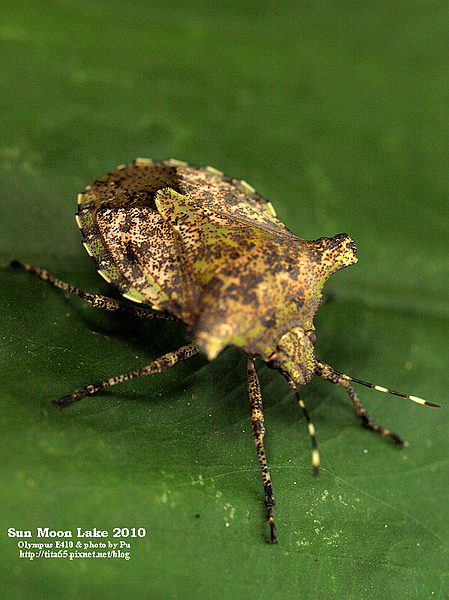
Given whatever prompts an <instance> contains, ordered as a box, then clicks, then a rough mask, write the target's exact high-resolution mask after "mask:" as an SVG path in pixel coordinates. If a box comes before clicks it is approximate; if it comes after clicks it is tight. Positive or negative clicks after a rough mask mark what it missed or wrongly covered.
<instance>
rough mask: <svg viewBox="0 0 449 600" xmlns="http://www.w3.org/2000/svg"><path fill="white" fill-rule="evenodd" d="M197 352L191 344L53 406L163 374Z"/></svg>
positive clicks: (86, 389) (79, 391) (61, 406)
mask: <svg viewBox="0 0 449 600" xmlns="http://www.w3.org/2000/svg"><path fill="white" fill-rule="evenodd" d="M197 352H198V349H197V348H195V346H192V345H190V344H189V345H187V346H182V347H181V348H178V350H175V351H173V352H168V353H167V354H164V355H163V356H161V357H160V358H157V359H156V360H154V361H153V362H152V363H151V364H149V365H148V366H146V367H143V368H142V369H138V370H137V371H131V372H130V373H124V374H123V375H117V376H116V377H111V378H110V379H105V380H104V381H99V382H97V383H93V384H91V385H86V386H85V387H84V388H83V389H82V390H78V391H77V392H73V394H68V395H67V396H63V397H62V398H59V400H54V401H53V404H56V406H59V408H64V406H67V404H71V403H72V402H76V401H77V400H80V399H81V398H84V396H88V395H92V394H95V393H96V392H99V391H100V390H103V389H105V388H107V387H111V386H112V385H116V384H117V383H123V382H124V381H128V380H129V379H136V378H137V377H143V376H144V375H150V374H151V373H161V371H164V370H165V369H168V368H169V367H172V366H173V365H175V364H176V363H178V362H180V361H181V360H185V359H186V358H189V357H190V356H193V355H194V354H196V353H197Z"/></svg>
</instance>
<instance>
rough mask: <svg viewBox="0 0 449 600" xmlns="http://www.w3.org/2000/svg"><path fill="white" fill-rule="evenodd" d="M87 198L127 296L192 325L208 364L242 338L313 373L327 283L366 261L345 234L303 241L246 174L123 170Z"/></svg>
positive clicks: (293, 371) (254, 352)
mask: <svg viewBox="0 0 449 600" xmlns="http://www.w3.org/2000/svg"><path fill="white" fill-rule="evenodd" d="M78 204H79V213H78V215H77V222H78V225H79V227H80V228H81V231H82V233H83V236H84V245H85V247H86V249H87V251H88V252H89V254H90V255H91V256H92V257H93V258H94V260H95V261H96V263H97V268H98V271H99V273H100V274H101V275H102V276H103V277H104V278H105V279H106V280H107V281H109V282H110V283H112V284H114V285H115V286H117V287H118V288H119V290H120V291H121V292H122V294H123V295H124V296H125V297H127V298H129V299H131V300H133V301H136V302H141V303H144V304H148V305H150V306H151V307H152V308H153V309H155V310H163V311H168V312H170V313H171V314H173V315H174V316H175V317H176V318H178V319H179V320H181V321H183V322H184V323H185V324H186V325H187V327H188V328H189V330H190V333H191V336H192V342H193V344H194V345H195V346H197V347H198V348H199V349H200V350H202V351H203V352H204V353H205V354H206V355H207V357H208V359H210V360H212V359H213V358H215V357H216V356H217V355H218V353H219V352H220V351H221V350H223V348H225V347H226V346H228V345H233V346H237V347H239V348H241V349H242V350H244V351H245V352H246V353H247V354H248V355H250V356H253V357H257V358H261V359H262V360H264V361H266V362H271V363H272V365H273V366H276V367H277V368H280V369H281V370H282V371H286V372H288V373H289V374H290V376H291V377H292V378H293V380H294V381H295V382H297V383H300V384H304V383H307V382H308V381H309V380H310V379H311V377H312V375H313V372H314V368H315V358H314V348H313V340H314V334H313V333H312V332H313V330H314V326H313V317H314V315H315V312H316V310H317V308H318V306H319V304H320V299H321V290H322V287H323V284H324V282H325V281H326V279H327V278H328V277H329V276H330V275H332V274H333V273H335V272H336V271H338V270H339V269H342V268H343V267H346V266H348V265H351V264H354V263H355V262H356V261H357V258H356V247H355V244H354V242H353V241H352V240H351V239H350V238H349V237H348V236H347V235H346V234H339V235H336V236H334V237H332V238H320V239H318V240H314V241H305V240H302V239H301V238H298V237H297V236H295V235H294V234H293V233H291V232H290V231H289V230H288V229H287V228H286V227H285V225H283V224H282V223H281V222H280V221H279V220H278V219H277V218H276V216H275V212H274V210H273V207H272V206H271V204H270V203H269V202H267V201H266V200H265V199H263V198H262V197H261V196H259V195H258V194H257V193H256V192H255V190H254V189H253V188H252V187H251V186H249V185H248V184H247V183H245V182H244V181H241V180H236V179H230V178H228V177H225V176H224V175H223V174H222V173H221V172H220V171H217V170H215V169H212V168H210V167H204V168H201V167H193V166H190V165H188V164H186V163H181V162H179V161H174V160H168V161H161V162H153V161H151V160H146V159H137V160H136V161H134V163H132V164H130V165H124V166H121V167H118V168H117V169H116V170H115V171H113V172H111V173H109V174H108V175H106V176H105V177H102V178H101V179H98V180H97V181H96V182H95V183H94V184H93V185H92V186H89V187H88V188H87V189H86V190H85V192H84V193H83V194H80V196H79V200H78Z"/></svg>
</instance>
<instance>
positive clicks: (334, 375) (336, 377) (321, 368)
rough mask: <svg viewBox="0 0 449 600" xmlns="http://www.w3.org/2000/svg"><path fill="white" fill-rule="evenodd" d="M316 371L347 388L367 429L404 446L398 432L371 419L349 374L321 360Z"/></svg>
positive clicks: (317, 363) (324, 377)
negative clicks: (340, 371) (342, 372)
mask: <svg viewBox="0 0 449 600" xmlns="http://www.w3.org/2000/svg"><path fill="white" fill-rule="evenodd" d="M315 373H316V374H317V375H319V376H320V377H322V378H323V379H327V380H328V381H331V382H332V383H335V384H339V385H341V386H343V387H344V388H345V390H346V392H347V393H348V396H349V397H350V398H351V400H352V403H353V405H354V408H355V410H356V413H357V416H358V417H359V419H360V422H361V424H362V425H363V427H366V429H370V430H371V431H374V432H375V433H378V434H379V435H382V436H384V437H387V438H390V439H391V440H393V442H394V443H395V444H396V445H397V447H398V448H403V447H404V445H405V442H404V440H403V439H402V438H401V437H400V436H399V435H397V434H396V433H393V431H390V430H389V429H386V428H385V427H382V426H381V425H378V424H377V423H375V422H374V421H373V420H372V419H371V417H370V416H369V415H368V413H367V412H366V410H365V409H364V408H363V405H362V403H361V402H360V400H359V398H358V396H357V394H356V392H355V390H354V388H353V387H352V385H351V384H350V382H349V380H350V378H349V377H348V376H347V375H343V374H341V373H339V372H338V371H335V370H334V369H332V367H329V365H326V364H324V363H322V362H320V361H317V362H316V366H315ZM357 382H358V380H357ZM362 383H363V382H362ZM370 387H373V388H374V389H376V388H378V386H374V385H372V384H370ZM381 391H386V392H389V391H390V390H381ZM390 393H391V392H390ZM393 393H394V392H393ZM403 396H405V397H407V396H406V395H405V394H403Z"/></svg>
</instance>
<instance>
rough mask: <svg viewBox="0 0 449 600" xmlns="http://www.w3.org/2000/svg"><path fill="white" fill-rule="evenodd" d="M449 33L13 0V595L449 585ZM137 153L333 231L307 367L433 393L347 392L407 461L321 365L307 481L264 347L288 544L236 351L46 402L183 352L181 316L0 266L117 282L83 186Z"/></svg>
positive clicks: (297, 5) (281, 595) (398, 10)
mask: <svg viewBox="0 0 449 600" xmlns="http://www.w3.org/2000/svg"><path fill="white" fill-rule="evenodd" d="M448 30H449V15H448V12H447V6H446V4H445V3H443V2H438V1H436V2H428V3H416V2H412V1H411V0H404V1H403V2H399V3H391V2H388V3H387V2H385V1H381V0H374V1H373V2H369V3H341V2H336V1H333V0H332V1H330V2H326V3H311V2H307V1H306V0H301V1H299V2H298V1H296V2H285V3H282V4H280V5H279V6H274V5H273V3H270V2H264V1H262V2H260V1H259V2H257V3H252V2H245V3H239V2H236V1H234V2H221V3H219V4H218V5H216V4H214V3H206V2H200V1H199V0H196V1H193V0H187V2H184V3H182V5H179V4H178V3H175V2H172V1H171V0H164V2H160V1H156V2H151V3H149V2H144V1H143V0H135V1H133V2H131V1H130V0H128V1H125V0H119V1H118V2H115V3H104V2H101V1H97V2H94V3H92V2H89V3H87V2H84V1H80V2H76V3H73V2H65V3H54V2H52V3H50V2H46V1H44V2H37V1H36V0H31V2H28V3H26V4H24V5H21V4H20V3H14V4H10V5H9V6H5V7H3V8H2V25H1V34H2V77H1V78H0V115H1V120H2V131H3V134H4V135H3V136H2V141H1V143H0V172H1V176H2V202H1V204H0V243H1V245H0V261H1V266H2V269H1V272H0V318H1V321H2V323H1V331H2V336H1V338H0V361H1V362H0V378H1V386H0V389H1V392H0V397H1V413H0V414H1V419H2V435H1V443H2V449H1V473H2V476H1V479H2V480H1V486H0V489H1V492H0V494H1V506H2V511H1V517H0V519H1V528H0V531H1V536H0V540H1V544H2V564H1V573H0V591H1V592H2V597H8V598H9V597H11V598H15V599H18V600H22V599H24V600H25V599H26V600H35V599H36V600H38V599H39V600H40V599H41V598H42V599H43V598H46V599H53V598H55V599H56V598H65V599H66V600H70V599H72V598H73V599H75V598H76V599H78V598H81V597H83V598H96V599H101V598H111V597H112V598H118V597H123V598H151V599H153V598H155V599H156V598H164V599H175V598H183V599H184V598H194V599H197V598H198V599H199V598H201V599H207V598H211V599H212V598H214V599H215V598H223V599H227V598H230V599H231V598H232V599H240V598H261V599H263V598H272V599H282V600H285V599H286V598H287V599H288V598H292V599H296V598H309V597H310V598H324V599H325V598H345V600H346V599H348V600H360V599H361V598H369V599H370V600H381V599H382V600H383V599H385V600H390V599H391V598H408V599H416V600H418V599H419V600H421V599H422V598H432V599H435V600H436V599H444V598H447V589H448V578H447V573H448V559H449V552H448V550H449V543H448V542H449V526H448V523H449V509H448V507H447V501H446V499H447V495H448V490H449V475H448V444H447V430H448V425H449V423H448V420H449V419H448V410H447V407H448V406H449V403H448V393H447V387H448V386H447V382H448V376H447V373H448V360H447V357H448V351H449V347H448V346H449V344H448V335H447V332H448V317H449V309H448V306H449V303H448V300H449V294H448V287H447V281H448V275H449V272H448V271H449V262H448V259H447V247H448V241H449V239H448V238H449V235H448V231H449V226H448V225H449V218H448V201H447V199H448V193H449V164H448V157H449V135H448V134H449V126H448V122H447V110H446V105H447V89H446V88H447V85H446V79H445V73H446V72H447V52H446V50H445V45H444V42H443V41H444V40H445V39H446V38H447V32H448ZM137 156H148V157H152V158H157V159H162V158H166V157H169V156H172V157H173V158H177V159H180V160H186V161H188V162H191V163H193V164H209V165H212V166H213V167H216V168H217V169H220V170H223V171H224V172H225V173H227V174H229V175H231V176H233V177H237V178H242V179H244V180H246V181H248V182H249V183H250V184H251V185H253V186H254V187H255V188H256V189H257V191H258V192H260V193H261V194H262V195H264V196H265V197H267V198H268V199H270V200H271V201H272V202H273V204H274V206H275V207H276V210H277V212H278V215H279V217H280V218H281V220H282V221H283V222H284V223H285V224H286V225H287V226H288V227H289V229H291V230H292V231H293V232H294V233H295V234H297V235H299V236H301V237H303V238H306V239H314V238H318V237H321V236H327V237H329V236H332V235H334V234H336V233H338V232H341V231H345V232H347V233H348V235H350V236H351V238H353V239H354V240H355V241H356V243H357V247H358V257H359V262H358V263H357V265H354V266H352V267H350V268H348V269H345V271H343V272H341V273H337V274H335V275H333V276H332V277H331V279H330V280H329V282H328V283H327V284H326V290H327V291H328V292H333V293H334V295H335V298H334V300H332V301H330V302H328V303H326V304H324V305H323V306H322V307H321V308H320V310H319V312H318V315H317V318H316V319H315V325H316V329H317V338H318V341H317V345H316V352H317V355H318V357H319V358H320V359H321V360H323V361H324V362H327V363H329V364H331V365H332V366H333V367H334V368H336V369H338V370H339V371H343V372H346V373H348V374H349V375H352V376H354V377H357V378H360V379H365V380H368V381H372V382H374V383H376V384H379V385H383V386H386V387H390V388H393V389H398V390H401V391H404V392H406V393H411V394H414V395H417V396H421V397H424V398H427V399H428V400H431V401H435V402H440V403H441V404H442V405H443V408H442V410H436V409H431V408H426V407H421V406H416V405H415V404H413V403H412V402H409V401H406V400H403V399H401V398H395V397H392V396H385V395H384V394H378V393H376V392H374V391H372V390H365V389H364V388H361V389H358V392H359V396H360V398H361V400H362V402H363V403H364V405H365V407H366V409H367V410H368V412H369V413H370V415H371V416H372V417H373V418H375V420H376V421H378V422H380V423H382V424H383V425H385V426H387V427H390V428H391V429H393V430H394V431H397V432H398V433H399V434H401V435H403V436H404V437H405V438H406V439H407V440H408V441H409V444H410V445H409V446H408V447H407V448H405V449H404V450H403V451H401V452H399V451H397V450H396V449H395V448H394V447H393V446H392V445H391V444H389V443H388V442H386V441H385V440H382V439H380V438H378V437H377V436H375V435H373V434H372V433H370V432H369V431H366V430H364V429H363V428H361V427H360V425H359V423H358V422H357V419H356V417H355V416H354V414H353V411H352V408H351V407H350V406H349V403H348V401H347V398H346V397H345V394H344V391H343V390H341V389H338V387H335V386H331V385H330V384H328V383H327V382H325V381H321V380H318V379H314V380H313V381H312V382H311V383H310V384H309V385H307V386H305V387H304V388H302V389H301V390H300V391H301V395H302V398H303V400H304V402H305V404H306V406H307V407H308V410H309V412H310V414H311V417H312V419H313V422H314V424H315V427H316V430H317V438H318V443H319V448H320V452H321V458H322V469H321V472H320V477H319V478H318V479H317V480H315V479H314V478H313V477H312V468H311V464H310V441H309V437H308V434H307V428H306V424H305V422H304V418H303V416H302V413H301V411H300V409H299V407H298V406H297V404H296V402H295V398H294V395H293V394H292V393H290V391H289V388H288V386H287V385H286V383H285V382H283V380H282V378H281V377H280V376H279V375H278V374H277V373H276V372H274V371H270V370H269V369H268V368H267V367H266V366H265V365H264V364H263V363H260V364H258V365H257V368H258V372H259V376H260V379H261V384H262V393H263V399H264V404H265V423H266V428H267V433H266V436H265V444H266V450H267V456H268V461H269V466H270V471H271V475H272V479H273V484H274V490H275V494H276V498H277V505H276V519H277V526H278V533H279V544H278V545H277V546H275V547H273V546H269V545H267V544H265V539H266V538H267V536H268V528H267V524H266V522H265V509H264V506H263V490H262V483H261V476H260V470H259V466H258V463H257V456H256V452H255V449H254V443H253V441H252V437H251V423H250V414H249V412H250V411H249V406H248V405H249V401H248V398H247V390H246V379H245V378H246V373H245V365H246V359H245V356H244V355H243V354H241V353H239V352H238V351H237V350H234V349H232V348H228V349H227V350H225V351H224V352H223V354H221V355H220V356H219V357H218V358H217V359H216V360H215V361H214V362H212V363H208V362H207V361H206V360H205V359H204V358H203V357H201V356H197V357H194V358H192V359H190V360H189V361H188V362H186V363H183V364H180V365H177V366H176V367H174V368H173V369H171V370H170V371H167V372H165V373H163V374H161V375H158V376H151V377H146V378H143V379H141V380H137V381H132V382H129V383H127V384H123V385H122V386H118V387H116V388H112V389H110V390H108V391H105V392H103V393H101V394H98V395H96V396H94V397H92V398H89V399H85V400H83V401H80V402H78V403H77V404H75V405H73V406H70V407H68V408H67V409H66V410H64V411H58V410H57V409H56V408H55V407H54V406H53V405H52V400H54V399H57V398H59V397H60V396H63V395H65V394H68V393H71V392H72V391H75V390H76V389H79V388H81V387H83V386H84V385H86V384H87V383H92V382H95V381H98V380H101V379H103V378H105V377H109V376H112V375H116V374H120V373H122V372H126V371H128V370H132V369H135V368H138V367H140V366H143V365H145V364H148V363H149V362H151V361H152V360H153V359H154V358H156V357H157V356H160V355H161V354H163V353H165V352H167V351H169V350H172V349H174V348H176V347H178V346H180V345H181V344H183V343H185V332H184V331H183V328H182V327H181V325H179V324H177V323H159V322H158V323H147V322H144V323H142V322H141V321H139V320H138V319H134V318H131V317H126V318H123V317H119V316H118V315H114V314H105V313H102V312H101V311H95V310H94V309H92V308H91V307H89V306H87V305H85V304H84V303H83V302H82V301H81V300H79V299H77V298H73V297H69V296H67V295H66V294H63V293H60V292H58V291H57V290H55V289H53V288H51V287H50V286H48V285H46V284H45V283H44V282H43V281H40V280H39V279H37V278H36V277H32V276H30V275H29V274H27V273H23V272H20V271H19V272H13V271H9V270H8V269H7V265H8V264H9V262H10V261H11V260H13V259H20V260H23V261H27V262H29V263H31V264H33V265H35V266H41V267H46V268H48V269H49V270H50V271H51V272H52V273H54V274H55V275H56V276H58V277H60V278H61V279H63V280H65V281H68V282H69V283H71V284H73V285H77V286H78V287H80V288H81V289H85V290H86V291H90V292H98V293H103V294H109V295H110V294H113V293H114V292H111V290H110V289H109V288H108V286H107V285H106V283H105V282H103V281H102V280H101V278H100V277H99V276H98V275H97V274H96V272H95V268H94V264H93V262H92V260H91V259H90V258H89V257H88V256H87V254H86V253H85V251H84V249H83V248H82V246H81V243H80V234H79V231H78V228H77V227H76V224H75V222H74V219H73V213H74V212H75V211H76V194H77V193H78V192H80V191H82V190H83V189H84V187H85V186H86V185H88V184H90V183H92V182H93V181H94V180H95V178H96V177H98V176H100V175H102V174H104V173H106V172H107V171H108V170H111V169H113V168H115V167H116V166H117V165H118V164H120V163H125V162H129V161H131V160H132V159H133V158H135V157H137ZM116 297H117V296H116ZM11 527H12V528H15V529H16V530H31V531H32V534H33V538H32V539H31V541H32V542H42V541H44V542H53V543H55V542H56V541H61V539H62V538H48V539H45V538H37V537H36V530H37V528H38V527H41V528H45V527H48V528H49V529H50V530H55V531H56V530H60V531H66V530H69V531H73V533H74V537H73V538H72V540H70V539H68V540H66V541H73V542H74V545H75V544H76V542H77V541H78V538H77V537H76V533H77V528H78V527H79V528H81V530H92V529H93V528H97V529H99V530H106V531H108V532H109V537H108V538H101V539H100V538H97V539H95V540H93V541H94V542H95V543H97V542H98V541H99V540H100V541H101V542H105V540H106V542H115V541H117V540H116V539H115V538H113V537H112V534H113V530H114V528H116V527H117V528H128V529H130V530H131V528H136V530H138V529H139V528H144V529H145V530H146V535H145V537H135V538H126V539H125V538H124V537H123V536H122V537H119V538H118V541H121V540H123V541H124V542H126V543H128V544H130V548H128V547H125V546H124V547H123V548H122V552H125V551H129V552H130V560H126V559H125V558H104V559H103V558H95V559H94V558H73V560H70V559H69V558H66V559H63V558H39V559H38V558H35V559H34V560H30V559H29V558H20V557H19V551H20V548H19V546H18V543H19V542H20V541H21V540H19V539H17V538H15V537H8V533H7V531H8V528H11ZM136 535H137V534H136ZM27 539H28V538H24V541H27ZM86 539H87V538H79V540H80V541H82V542H83V543H84V541H85V540H86ZM28 541H30V540H28ZM67 550H68V551H73V550H74V549H70V548H68V549H67ZM80 550H81V551H84V549H83V547H81V549H80ZM90 550H92V549H90ZM96 550H101V549H100V548H96ZM22 551H24V549H22ZM85 551H86V552H87V551H89V549H86V550H85Z"/></svg>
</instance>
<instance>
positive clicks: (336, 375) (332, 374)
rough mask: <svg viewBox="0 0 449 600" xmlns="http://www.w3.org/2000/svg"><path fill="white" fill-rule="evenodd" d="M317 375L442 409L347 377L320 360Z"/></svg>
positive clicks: (437, 405)
mask: <svg viewBox="0 0 449 600" xmlns="http://www.w3.org/2000/svg"><path fill="white" fill-rule="evenodd" d="M315 373H316V374H317V375H319V376H320V377H323V378H324V379H328V380H329V381H332V383H340V384H341V383H342V380H344V381H352V382H353V383H358V384H360V385H364V386H365V387H368V388H371V389H373V390H377V391H378V392H383V393H384V394H392V395H393V396H400V397H401V398H408V399H409V400H412V401H413V402H416V403H417V404H422V405H423V406H432V407H434V408H441V404H436V402H429V401H428V400H424V399H423V398H418V397H417V396H411V395H409V394H404V392H397V391H395V390H390V389H388V388H385V387H382V386H380V385H374V383H369V382H368V381H362V380H361V379H356V378H355V377H350V376H349V375H345V374H344V373H340V371H337V370H336V369H333V368H332V367H330V366H329V365H326V364H324V363H322V362H320V361H319V360H317V361H316V368H315Z"/></svg>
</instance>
